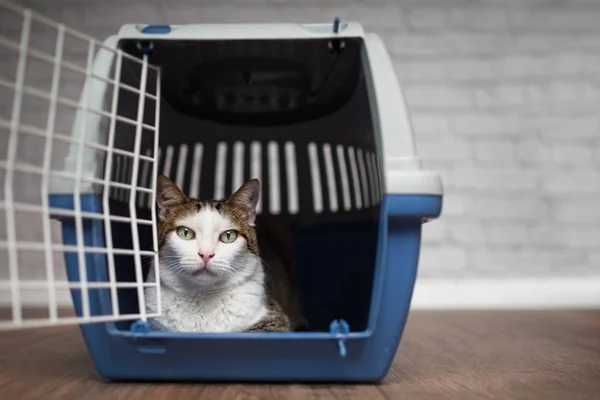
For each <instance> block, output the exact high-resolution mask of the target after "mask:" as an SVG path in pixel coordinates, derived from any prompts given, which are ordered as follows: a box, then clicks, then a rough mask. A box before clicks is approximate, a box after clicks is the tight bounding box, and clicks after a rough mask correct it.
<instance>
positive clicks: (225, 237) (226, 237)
mask: <svg viewBox="0 0 600 400" xmlns="http://www.w3.org/2000/svg"><path fill="white" fill-rule="evenodd" d="M237 237H238V233H237V232H236V231H225V232H223V233H221V236H219V240H220V241H221V242H223V243H233V242H235V239H237Z"/></svg>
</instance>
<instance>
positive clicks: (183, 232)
mask: <svg viewBox="0 0 600 400" xmlns="http://www.w3.org/2000/svg"><path fill="white" fill-rule="evenodd" d="M177 236H179V237H180V238H182V239H183V240H192V239H193V238H195V237H196V234H195V233H194V231H193V230H191V229H190V228H187V227H185V226H180V227H179V228H177Z"/></svg>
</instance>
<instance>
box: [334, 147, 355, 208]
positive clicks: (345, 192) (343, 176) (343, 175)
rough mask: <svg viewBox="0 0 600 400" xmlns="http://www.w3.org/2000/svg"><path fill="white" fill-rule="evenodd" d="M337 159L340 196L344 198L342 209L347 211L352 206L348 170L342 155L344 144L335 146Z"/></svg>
mask: <svg viewBox="0 0 600 400" xmlns="http://www.w3.org/2000/svg"><path fill="white" fill-rule="evenodd" d="M336 151H337V159H338V165H339V169H340V180H341V182H342V198H343V199H344V210H346V211H349V210H350V209H351V208H352V203H351V201H350V183H349V182H348V170H347V169H346V157H345V155H344V146H342V145H338V146H337V149H336Z"/></svg>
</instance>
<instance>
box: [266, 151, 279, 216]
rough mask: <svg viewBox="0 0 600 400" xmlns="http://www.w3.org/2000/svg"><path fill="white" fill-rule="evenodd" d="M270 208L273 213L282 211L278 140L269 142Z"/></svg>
mask: <svg viewBox="0 0 600 400" xmlns="http://www.w3.org/2000/svg"><path fill="white" fill-rule="evenodd" d="M268 155H269V209H270V211H271V214H279V213H280V212H281V196H280V191H281V185H280V183H279V145H278V144H277V142H273V141H271V142H269V145H268Z"/></svg>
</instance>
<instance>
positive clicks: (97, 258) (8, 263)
mask: <svg viewBox="0 0 600 400" xmlns="http://www.w3.org/2000/svg"><path fill="white" fill-rule="evenodd" d="M142 50H144V49H142ZM124 76H127V77H128V79H127V83H125V82H124V81H123V79H122V78H123V77H124ZM124 96H129V100H131V96H135V98H136V102H135V104H137V107H135V109H130V110H123V107H120V106H119V99H120V98H123V97H124ZM159 99H160V71H159V69H158V68H156V67H154V66H152V65H149V63H148V54H145V53H144V51H141V52H140V55H139V57H138V56H133V55H130V54H126V53H124V52H123V51H121V50H119V49H118V43H117V40H116V39H114V38H113V39H109V40H107V41H106V42H104V43H101V42H98V41H96V40H94V39H93V38H91V37H89V36H86V35H84V34H81V33H79V32H77V31H74V30H72V29H69V28H67V27H65V26H64V25H62V24H58V23H56V22H54V21H51V20H49V19H47V18H44V17H43V16H40V15H37V14H36V13H34V12H31V11H30V10H25V9H22V8H21V7H18V6H15V5H13V4H11V3H7V2H4V1H2V0H0V330H5V329H15V328H20V327H41V326H49V325H58V324H68V323H85V322H101V321H118V320H136V319H142V320H146V319H147V318H149V317H152V316H155V315H158V314H159V313H160V300H159V307H158V312H156V313H155V314H148V313H146V308H145V306H144V304H145V298H144V290H145V288H146V287H148V286H152V285H157V284H156V283H149V284H146V283H144V278H145V275H146V271H147V268H148V266H149V265H150V263H151V262H152V261H154V265H156V264H157V263H156V261H157V260H156V259H157V252H156V250H157V247H158V245H157V237H156V213H155V207H154V200H155V182H156V179H148V176H149V175H150V174H152V176H154V177H155V176H156V174H157V162H156V159H157V149H158V135H159V130H158V121H159V111H160V102H159ZM129 103H131V102H129ZM122 138H126V140H122ZM148 148H152V149H154V151H153V152H150V153H145V154H141V153H142V151H141V149H148ZM141 203H149V204H150V205H151V207H150V209H149V210H141V209H139V208H138V207H137V205H138V204H141ZM144 237H145V238H146V240H144ZM155 268H157V267H155ZM158 293H160V291H158ZM159 297H160V296H159ZM131 299H134V300H133V301H132V300H131Z"/></svg>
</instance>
